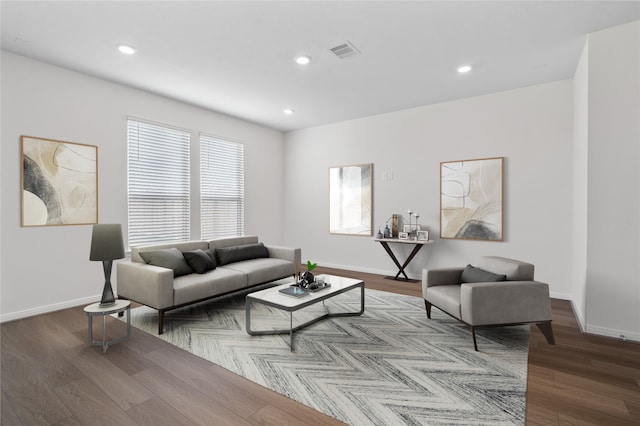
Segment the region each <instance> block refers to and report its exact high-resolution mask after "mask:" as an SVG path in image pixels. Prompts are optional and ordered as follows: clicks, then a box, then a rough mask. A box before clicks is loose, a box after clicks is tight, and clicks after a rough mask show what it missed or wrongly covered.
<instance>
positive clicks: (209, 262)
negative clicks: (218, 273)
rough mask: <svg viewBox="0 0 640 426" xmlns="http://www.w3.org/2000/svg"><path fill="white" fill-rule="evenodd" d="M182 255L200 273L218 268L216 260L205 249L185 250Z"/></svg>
mask: <svg viewBox="0 0 640 426" xmlns="http://www.w3.org/2000/svg"><path fill="white" fill-rule="evenodd" d="M182 255H183V256H184V258H185V259H186V261H187V263H188V264H189V266H191V269H193V270H194V271H195V272H196V273H198V274H204V273H205V272H207V271H211V270H213V269H216V262H215V261H214V260H213V259H212V258H211V257H210V256H209V255H208V254H207V253H206V252H205V251H204V250H200V249H197V250H193V251H185V252H183V253H182Z"/></svg>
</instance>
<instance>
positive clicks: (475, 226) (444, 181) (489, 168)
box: [440, 157, 504, 241]
mask: <svg viewBox="0 0 640 426" xmlns="http://www.w3.org/2000/svg"><path fill="white" fill-rule="evenodd" d="M503 163H504V157H496V158H482V159H478V160H464V161H447V162H441V163H440V238H451V239H463V240H485V241H503V240H504V236H503V217H502V213H503V169H504V168H503Z"/></svg>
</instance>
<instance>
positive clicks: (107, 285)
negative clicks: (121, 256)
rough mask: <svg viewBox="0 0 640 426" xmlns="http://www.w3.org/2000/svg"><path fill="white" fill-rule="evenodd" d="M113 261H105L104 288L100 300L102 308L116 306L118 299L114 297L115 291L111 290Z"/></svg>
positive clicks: (103, 264) (103, 265) (103, 263)
mask: <svg viewBox="0 0 640 426" xmlns="http://www.w3.org/2000/svg"><path fill="white" fill-rule="evenodd" d="M111 265H112V261H111V260H103V261H102V267H103V269H104V278H105V281H104V288H103V289H102V298H101V299H100V305H98V306H100V307H101V308H104V307H106V306H111V305H115V303H116V298H115V297H113V290H112V289H111Z"/></svg>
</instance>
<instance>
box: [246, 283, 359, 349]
mask: <svg viewBox="0 0 640 426" xmlns="http://www.w3.org/2000/svg"><path fill="white" fill-rule="evenodd" d="M324 279H325V282H327V283H331V287H329V288H325V289H323V290H320V291H317V292H314V293H309V294H307V295H305V296H302V297H299V298H295V297H291V296H286V295H284V294H282V293H280V292H279V291H278V290H280V289H281V288H286V287H290V286H291V284H293V281H292V282H291V283H289V284H282V285H279V286H276V287H271V288H268V289H265V290H260V291H256V292H254V293H249V294H248V295H247V298H246V302H245V309H246V315H247V324H246V329H247V333H249V334H250V335H252V336H260V335H268V334H289V347H290V348H291V350H292V351H293V333H295V332H296V331H298V330H300V329H302V328H304V327H307V326H309V325H311V324H315V323H316V322H318V321H321V320H323V319H325V318H331V317H347V316H357V315H362V314H363V313H364V281H362V280H357V279H352V278H344V277H338V276H335V275H324ZM357 288H360V310H359V311H354V312H329V311H327V312H326V313H325V314H324V315H321V316H319V317H317V318H314V319H312V320H310V321H307V322H305V323H303V324H300V325H297V326H295V327H294V326H293V313H294V312H295V311H298V310H300V309H302V308H305V307H307V306H311V305H314V304H316V303H320V302H324V301H325V300H327V299H329V298H331V297H334V296H337V295H338V294H341V293H344V292H347V291H349V290H354V289H357ZM253 303H261V304H263V305H267V306H271V307H274V308H276V309H281V310H283V311H287V312H289V328H288V329H279V330H252V329H251V305H252V304H253Z"/></svg>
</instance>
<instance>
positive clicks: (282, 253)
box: [264, 244, 302, 275]
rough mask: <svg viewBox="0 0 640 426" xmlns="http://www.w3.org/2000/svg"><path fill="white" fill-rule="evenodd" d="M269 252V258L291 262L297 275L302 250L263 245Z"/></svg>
mask: <svg viewBox="0 0 640 426" xmlns="http://www.w3.org/2000/svg"><path fill="white" fill-rule="evenodd" d="M264 246H265V247H266V248H267V251H268V252H269V257H274V258H276V259H282V260H288V261H290V262H293V264H294V268H295V274H296V275H298V272H299V269H300V264H301V262H302V250H301V249H299V248H292V247H282V246H272V245H267V244H265V245H264Z"/></svg>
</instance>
